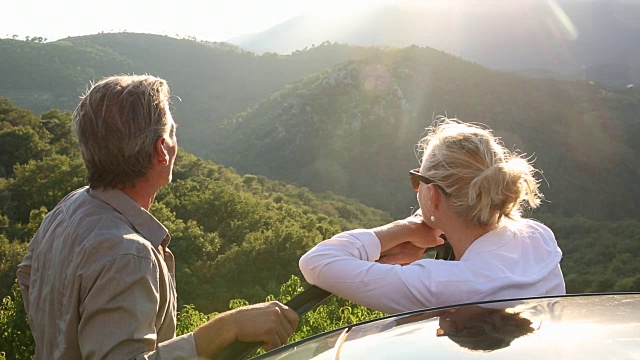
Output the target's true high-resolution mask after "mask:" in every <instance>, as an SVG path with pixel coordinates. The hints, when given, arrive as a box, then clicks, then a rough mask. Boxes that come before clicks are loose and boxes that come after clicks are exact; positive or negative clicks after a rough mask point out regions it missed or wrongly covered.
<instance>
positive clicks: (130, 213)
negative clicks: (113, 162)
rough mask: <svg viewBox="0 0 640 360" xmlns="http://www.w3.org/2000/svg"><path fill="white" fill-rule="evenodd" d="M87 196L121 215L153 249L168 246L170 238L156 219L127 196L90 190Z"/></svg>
mask: <svg viewBox="0 0 640 360" xmlns="http://www.w3.org/2000/svg"><path fill="white" fill-rule="evenodd" d="M89 195H91V196H94V197H96V198H98V199H100V200H102V201H104V202H106V203H107V204H109V205H111V206H112V207H113V208H114V209H115V210H116V211H117V212H119V213H120V214H122V215H123V216H124V217H125V218H126V219H127V220H129V222H130V223H131V225H132V226H133V227H134V228H135V229H136V230H137V231H138V232H139V233H140V235H142V237H144V238H145V239H147V240H148V241H149V242H150V243H151V244H152V245H153V246H154V247H158V246H160V245H162V246H163V247H166V246H167V245H168V244H169V241H170V239H171V238H170V237H169V231H168V230H167V228H166V227H164V225H162V223H160V221H158V219H156V218H155V217H154V216H153V215H151V213H149V212H148V211H147V210H145V209H143V208H142V207H141V206H140V205H138V203H136V202H135V201H133V199H131V198H130V197H129V196H127V195H126V194H125V193H123V192H122V191H120V190H117V189H107V190H105V189H91V188H89Z"/></svg>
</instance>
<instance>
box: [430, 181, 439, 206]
mask: <svg viewBox="0 0 640 360" xmlns="http://www.w3.org/2000/svg"><path fill="white" fill-rule="evenodd" d="M429 201H430V202H431V210H432V211H434V212H437V211H438V209H439V208H440V201H442V193H440V189H438V187H437V186H436V185H434V184H429Z"/></svg>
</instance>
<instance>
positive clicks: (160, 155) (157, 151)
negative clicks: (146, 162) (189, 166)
mask: <svg viewBox="0 0 640 360" xmlns="http://www.w3.org/2000/svg"><path fill="white" fill-rule="evenodd" d="M166 143H167V139H165V138H164V136H161V137H159V138H158V140H156V143H155V145H154V155H155V159H156V161H157V162H158V163H159V164H162V165H167V164H168V163H169V153H168V152H167V149H165V145H166Z"/></svg>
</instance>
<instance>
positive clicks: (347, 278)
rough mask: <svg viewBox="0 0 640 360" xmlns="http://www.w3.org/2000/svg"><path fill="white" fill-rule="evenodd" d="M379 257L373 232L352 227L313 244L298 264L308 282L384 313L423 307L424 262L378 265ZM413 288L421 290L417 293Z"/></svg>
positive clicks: (377, 242)
mask: <svg viewBox="0 0 640 360" xmlns="http://www.w3.org/2000/svg"><path fill="white" fill-rule="evenodd" d="M379 258H380V241H379V240H378V238H377V236H376V235H375V234H374V233H373V231H371V230H353V231H347V232H344V233H340V234H338V235H336V236H334V237H333V238H331V239H329V240H325V241H323V242H321V243H320V244H318V245H316V246H315V247H314V248H313V249H311V250H310V251H309V252H307V253H306V254H305V255H303V256H302V258H301V259H300V263H299V265H300V270H301V271H302V274H303V275H304V277H305V279H306V280H307V281H308V282H309V283H310V284H313V285H316V286H318V287H320V288H322V289H324V290H327V291H329V292H331V293H333V294H335V295H338V296H340V297H343V298H345V299H347V300H351V301H353V302H355V303H358V304H361V305H364V306H367V307H369V308H372V309H375V310H380V311H383V312H386V313H397V312H401V311H408V310H415V309H420V308H423V307H424V306H425V302H427V303H428V302H429V296H428V294H427V295H425V294H424V288H425V284H424V282H425V281H429V278H428V274H425V271H424V265H425V264H424V263H422V264H420V265H413V264H411V265H407V266H400V265H389V264H380V263H377V262H375V261H376V260H378V259H379ZM418 283H419V284H418ZM416 288H419V289H423V293H422V294H420V296H418V294H416V292H415V291H414V290H413V289H416Z"/></svg>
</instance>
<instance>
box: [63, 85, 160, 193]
mask: <svg viewBox="0 0 640 360" xmlns="http://www.w3.org/2000/svg"><path fill="white" fill-rule="evenodd" d="M168 107H169V86H168V85H167V82H166V81H165V80H163V79H160V78H157V77H154V76H150V75H139V76H136V75H133V76H113V77H108V78H104V79H102V80H100V81H99V82H97V83H95V84H93V85H92V86H91V89H89V91H88V92H87V93H86V95H84V96H83V97H82V99H81V101H80V104H78V107H77V108H76V109H75V111H74V112H73V127H74V130H75V132H76V135H77V136H78V143H79V145H80V151H81V152H82V158H83V159H84V163H85V165H86V167H87V182H88V183H89V185H90V186H91V187H92V188H103V189H121V188H124V187H126V186H132V185H134V184H135V183H136V181H137V180H138V179H140V178H142V177H144V176H145V174H146V173H147V171H148V170H149V168H150V166H151V164H152V161H153V157H154V144H155V142H156V140H158V138H160V137H162V136H163V135H164V133H165V131H166V128H167V124H168V119H167V115H168V112H169V108H168Z"/></svg>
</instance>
